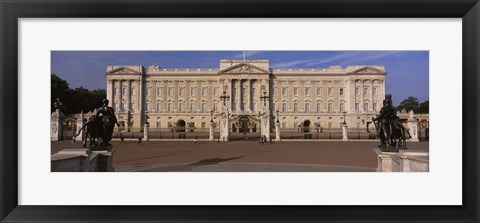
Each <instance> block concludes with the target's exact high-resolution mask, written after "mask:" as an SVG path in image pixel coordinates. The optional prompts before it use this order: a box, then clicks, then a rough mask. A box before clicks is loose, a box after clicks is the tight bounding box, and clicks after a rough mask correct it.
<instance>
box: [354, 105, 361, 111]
mask: <svg viewBox="0 0 480 223" xmlns="http://www.w3.org/2000/svg"><path fill="white" fill-rule="evenodd" d="M355 111H356V112H358V111H360V103H355Z"/></svg>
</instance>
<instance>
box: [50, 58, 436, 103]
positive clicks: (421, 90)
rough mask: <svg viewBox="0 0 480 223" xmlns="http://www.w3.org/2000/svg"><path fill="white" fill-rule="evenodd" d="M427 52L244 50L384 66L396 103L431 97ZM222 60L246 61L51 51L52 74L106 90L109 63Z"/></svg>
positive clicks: (307, 61)
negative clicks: (414, 98) (410, 97)
mask: <svg viewBox="0 0 480 223" xmlns="http://www.w3.org/2000/svg"><path fill="white" fill-rule="evenodd" d="M428 56H429V54H428V51H246V59H268V60H270V68H287V67H289V68H323V67H329V66H332V65H341V66H342V67H345V66H347V65H384V66H385V69H386V70H387V76H386V86H385V88H386V92H387V94H392V95H393V101H394V104H395V105H398V104H399V103H400V102H401V101H402V100H403V99H405V98H407V97H408V96H414V97H416V98H418V99H419V101H420V102H423V101H425V100H427V99H428V96H429V94H428V93H429V78H428V75H429V63H428V61H429V57H428ZM221 59H243V51H52V52H51V72H52V73H55V74H56V75H57V76H59V77H60V78H62V79H64V80H66V81H67V82H68V83H69V84H70V88H76V87H80V86H82V87H84V88H88V89H91V90H93V89H99V88H101V89H105V88H106V77H105V70H106V67H107V65H143V66H145V67H147V66H150V65H158V66H160V67H164V68H218V67H219V63H220V60H221Z"/></svg>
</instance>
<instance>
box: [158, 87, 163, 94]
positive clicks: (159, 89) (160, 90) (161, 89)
mask: <svg viewBox="0 0 480 223" xmlns="http://www.w3.org/2000/svg"><path fill="white" fill-rule="evenodd" d="M162 91H163V88H161V87H159V88H157V96H162Z"/></svg>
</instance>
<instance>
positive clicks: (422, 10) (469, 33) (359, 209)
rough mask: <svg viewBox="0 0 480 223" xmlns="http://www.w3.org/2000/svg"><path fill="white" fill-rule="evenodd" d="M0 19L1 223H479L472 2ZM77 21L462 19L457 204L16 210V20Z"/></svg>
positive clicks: (90, 7) (37, 5) (475, 8)
mask: <svg viewBox="0 0 480 223" xmlns="http://www.w3.org/2000/svg"><path fill="white" fill-rule="evenodd" d="M0 16H1V25H0V34H1V46H0V49H1V52H0V57H1V60H0V67H1V75H0V83H1V89H0V97H1V101H0V103H1V105H0V107H1V113H0V121H1V123H0V145H1V150H0V155H1V157H0V182H1V186H0V200H1V201H0V220H1V221H2V222H27V221H28V222H101V221H106V222H107V221H108V222H187V221H189V222H190V221H196V222H372V221H377V222H384V221H388V222H479V220H480V218H479V213H478V211H479V209H480V207H479V200H480V197H479V194H480V193H479V190H480V185H479V176H480V175H479V170H480V166H479V163H480V156H479V152H478V149H479V144H478V140H477V138H478V137H479V134H478V133H479V132H478V127H479V119H478V116H479V109H478V107H479V100H478V99H479V90H478V88H479V87H480V85H479V78H478V77H479V74H480V69H479V68H480V67H479V62H480V60H479V59H480V58H479V53H480V52H479V50H480V48H479V46H480V45H479V41H480V38H479V35H480V30H479V28H480V23H479V21H480V18H479V16H480V4H479V3H478V0H409V1H402V0H368V1H356V0H324V1H322V0H299V1H294V0H288V1H281V0H260V1H251V0H246V1H237V0H224V1H220V0H200V1H191V0H177V1H172V0H144V1H135V0H120V1H108V0H102V1H92V0H64V1H58V0H39V1H33V0H15V1H14V0H0ZM76 17H81V18H107V17H109V18H134V17H142V18H147V17H214V18H225V17H250V18H265V17H269V18H277V17H287V18H294V17H303V18H305V17H308V18H310V17H334V18H356V17H359V18H366V17H369V18H462V35H463V37H462V41H463V43H462V44H463V46H462V47H463V64H462V69H463V74H462V85H463V90H462V91H463V92H462V94H463V101H462V103H463V114H462V115H463V117H462V118H463V120H462V122H463V127H462V128H463V138H462V140H463V142H462V145H463V148H462V151H463V154H462V157H463V172H462V173H463V176H462V187H463V188H462V189H463V191H462V192H463V196H462V198H463V205H461V206H433V205H432V206H281V205H280V206H20V205H18V197H17V194H18V188H17V186H18V161H17V160H18V155H17V148H18V142H17V139H18V138H17V137H18V135H17V133H18V130H19V128H18V126H17V122H18V102H17V100H18V76H17V74H18V68H17V65H18V19H19V18H76ZM446 44H448V43H446ZM432 149H435V148H432ZM451 149H454V148H451ZM457 149H458V148H457ZM390 186H391V187H392V191H394V190H396V189H397V188H395V186H394V185H390ZM39 193H41V191H39Z"/></svg>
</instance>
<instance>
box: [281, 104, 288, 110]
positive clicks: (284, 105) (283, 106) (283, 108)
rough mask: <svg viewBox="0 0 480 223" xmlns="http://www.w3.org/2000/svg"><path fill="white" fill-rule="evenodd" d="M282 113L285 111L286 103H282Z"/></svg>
mask: <svg viewBox="0 0 480 223" xmlns="http://www.w3.org/2000/svg"><path fill="white" fill-rule="evenodd" d="M282 111H283V112H286V111H287V103H282Z"/></svg>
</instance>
